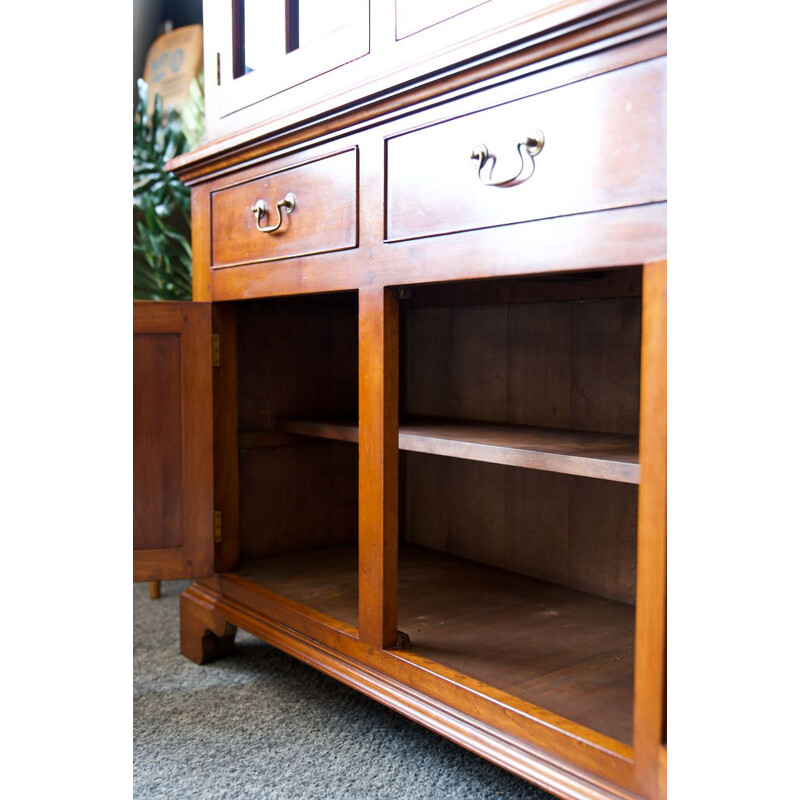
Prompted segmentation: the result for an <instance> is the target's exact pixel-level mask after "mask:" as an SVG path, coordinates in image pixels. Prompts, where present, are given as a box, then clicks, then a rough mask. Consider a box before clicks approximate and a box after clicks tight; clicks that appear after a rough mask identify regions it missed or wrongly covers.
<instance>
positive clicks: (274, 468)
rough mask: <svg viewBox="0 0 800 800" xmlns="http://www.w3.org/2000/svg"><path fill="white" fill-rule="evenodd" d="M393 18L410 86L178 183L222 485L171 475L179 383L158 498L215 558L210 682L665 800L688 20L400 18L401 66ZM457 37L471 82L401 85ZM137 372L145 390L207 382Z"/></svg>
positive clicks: (352, 96)
mask: <svg viewBox="0 0 800 800" xmlns="http://www.w3.org/2000/svg"><path fill="white" fill-rule="evenodd" d="M206 5H207V7H208V6H209V4H208V3H207V4H206ZM211 5H213V4H211ZM379 5H380V6H381V7H382V10H379V9H378V8H377V6H379ZM391 5H392V4H374V3H373V4H372V7H371V9H370V50H369V54H368V56H364V57H363V63H364V64H367V63H375V64H381V65H383V66H382V67H381V68H382V69H385V72H383V73H381V75H380V76H379V77H377V78H374V76H373V78H364V79H363V80H362V81H361V83H358V82H357V81H354V80H353V75H354V74H355V73H354V71H352V70H351V71H349V72H341V73H340V77H339V78H337V79H336V80H341V81H342V82H341V83H340V84H338V86H337V88H336V90H335V92H334V93H333V94H330V93H329V92H330V91H331V86H333V85H334V84H332V83H331V82H330V81H331V80H332V79H331V77H330V76H331V75H332V74H333V73H334V72H337V71H338V70H339V69H341V70H344V69H345V67H341V68H337V69H335V70H331V71H328V72H326V73H324V74H321V75H320V76H319V77H318V78H315V79H313V80H308V81H307V82H306V84H304V86H306V88H303V87H300V86H297V87H295V88H286V89H285V91H282V92H280V93H278V94H276V95H275V97H274V98H273V99H272V100H271V101H270V103H269V104H263V103H261V101H259V102H257V103H255V105H251V106H249V107H248V108H246V109H245V108H242V109H241V110H238V111H232V112H231V113H230V114H229V115H228V116H227V117H226V120H227V121H226V122H225V125H227V126H229V127H230V132H229V135H224V136H221V135H216V136H215V137H214V138H212V139H211V140H210V141H209V142H207V143H206V144H205V145H203V146H202V147H200V148H199V149H198V150H197V151H195V152H194V153H191V154H188V155H185V156H181V157H179V158H177V159H175V160H174V161H173V162H172V164H171V166H172V167H173V168H174V169H175V170H176V171H177V172H178V174H179V175H180V176H181V178H182V179H183V180H185V181H186V182H187V183H189V184H190V185H191V187H192V219H193V250H194V273H193V281H194V302H193V303H192V304H189V305H190V306H192V307H197V308H198V309H202V311H200V312H199V313H201V314H202V315H204V317H203V320H204V324H205V325H206V326H207V327H206V328H205V332H204V333H203V334H202V337H203V338H202V341H203V342H204V344H203V345H202V347H206V348H207V351H206V357H207V364H208V366H207V368H206V372H203V371H202V370H198V372H197V376H198V377H197V380H196V381H195V383H194V384H193V386H192V387H191V388H188V389H187V388H184V391H189V392H190V393H191V396H192V397H193V398H196V399H197V402H198V406H199V407H201V408H203V409H206V411H207V412H208V415H209V422H208V426H206V427H203V425H200V424H199V423H197V425H198V428H197V429H198V431H200V432H201V433H202V435H201V436H200V438H199V439H198V441H200V440H202V441H203V442H204V443H205V444H204V445H202V446H201V447H200V448H199V450H198V451H197V454H198V455H197V458H199V459H200V462H199V463H202V464H203V465H204V466H203V469H205V470H206V471H205V472H203V475H205V476H207V480H206V478H204V479H203V480H205V481H206V482H205V483H202V484H200V483H197V484H196V485H195V486H192V487H188V488H187V487H186V486H185V484H181V483H180V482H179V481H178V480H177V478H176V477H175V475H174V474H173V473H170V464H175V463H179V458H182V457H183V456H179V451H180V446H183V447H186V446H187V441H188V439H187V437H191V436H193V433H192V431H191V430H189V429H187V428H186V427H185V424H184V428H183V429H182V430H184V431H187V430H188V431H189V432H188V433H184V434H183V435H182V436H183V438H182V439H180V446H179V439H178V438H177V434H176V433H175V427H174V426H176V425H177V424H178V420H179V415H178V412H177V408H178V402H179V401H178V397H179V395H178V393H177V392H178V389H177V386H178V384H177V383H175V379H173V383H172V384H171V385H170V386H169V387H165V388H163V389H161V388H158V389H157V391H161V392H163V394H164V399H163V400H161V399H159V400H157V401H150V402H158V403H164V404H165V407H167V408H171V409H172V411H171V412H170V414H168V415H167V416H165V417H164V419H163V420H162V421H161V422H159V423H158V424H160V425H161V426H162V427H161V428H157V427H155V426H154V427H152V428H151V429H150V435H151V439H150V441H149V443H145V444H144V445H142V448H143V449H142V452H146V453H149V455H146V457H145V458H143V459H142V460H141V464H140V466H137V468H136V469H137V472H136V474H137V475H139V474H140V471H141V474H142V475H143V476H144V477H143V478H142V479H141V480H140V482H139V483H138V484H137V491H141V492H142V493H145V494H146V493H148V492H150V491H154V497H155V498H156V500H157V501H158V502H157V503H155V504H153V503H150V505H148V503H149V502H150V501H149V500H147V499H146V498H141V499H140V501H139V502H138V505H137V508H139V507H142V508H147V509H148V512H147V513H149V514H150V516H151V517H153V516H157V514H158V513H159V509H162V510H163V513H164V515H165V517H168V518H172V519H173V520H174V518H175V513H176V512H175V507H177V505H179V503H178V498H179V497H180V498H182V499H181V503H182V504H183V507H184V508H187V507H189V506H191V507H192V509H194V512H193V513H195V514H196V518H197V519H198V520H200V519H202V520H204V524H205V525H206V526H207V531H206V533H205V540H204V541H205V545H206V547H208V548H211V547H213V569H208V570H205V571H204V569H203V568H202V567H200V568H198V569H197V570H196V571H195V572H194V575H193V577H197V578H199V580H197V581H196V582H195V583H194V584H192V585H191V586H190V587H189V588H188V589H187V590H186V591H185V592H184V594H183V595H182V598H181V648H182V652H184V653H185V654H186V655H187V656H188V657H190V658H192V659H194V660H195V661H198V662H202V661H205V660H208V659H210V658H213V657H216V656H219V655H222V654H224V653H226V652H228V651H229V650H230V648H231V647H232V646H233V641H234V635H235V628H236V627H241V628H244V629H245V630H247V631H249V632H251V633H253V634H255V635H256V636H259V637H261V638H263V639H264V640H266V641H268V642H271V643H272V644H274V645H276V646H277V647H280V648H282V649H284V650H285V651H286V652H288V653H290V654H292V655H293V656H295V657H297V658H299V659H301V660H303V661H305V662H307V663H309V664H312V665H313V666H315V667H317V668H319V669H321V670H323V671H325V672H327V673H328V674H330V675H332V676H334V677H336V678H337V679H339V680H341V681H343V682H345V683H347V684H349V685H350V686H353V687H355V688H357V689H359V690H360V691H362V692H364V693H366V694H367V695H369V696H371V697H373V698H375V699H377V700H379V701H380V702H382V703H385V704H386V705H388V706H390V707H392V708H394V709H396V710H398V711H399V712H401V713H403V714H406V715H407V716H409V717H411V718H412V719H415V720H417V721H419V722H420V723H422V724H424V725H426V726H428V727H430V728H432V729H433V730H435V731H438V732H439V733H441V734H443V735H445V736H448V737H450V738H451V739H453V740H454V741H456V742H458V743H460V744H462V745H463V746H465V747H468V748H470V749H472V750H474V751H475V752H477V753H480V754H481V755H482V756H484V757H486V758H488V759H490V760H492V761H494V762H495V763H497V764H499V765H501V766H503V767H504V768H506V769H508V770H511V771H512V772H515V773H516V774H518V775H521V776H522V777H524V778H525V779H527V780H529V781H532V782H534V783H536V784H538V785H540V786H542V787H544V788H546V789H548V790H549V791H551V792H553V793H555V794H557V795H559V796H561V797H565V798H612V797H613V798H648V800H650V799H653V798H662V797H664V796H666V716H665V715H666V699H665V698H666V676H665V648H666V596H665V595H666V588H665V587H666V580H665V577H666V262H665V260H664V258H665V253H666V237H665V232H666V181H665V163H664V162H665V136H664V125H665V94H664V92H665V88H664V84H665V62H666V22H665V15H666V11H665V6H664V5H663V4H662V3H642V2H629V3H621V4H619V3H618V4H613V5H611V4H604V3H599V2H578V1H577V0H574V1H573V2H563V3H552V2H550V3H539V4H533V6H534V8H532V9H527V10H526V16H524V18H523V17H521V16H520V14H519V6H518V5H517V8H516V12H515V13H516V15H515V14H514V13H512V10H511V9H512V7H511V5H510V4H504V3H502V2H499V0H497V1H496V2H485V3H467V2H462V3H448V4H443V5H442V7H441V8H440V9H439V11H438V12H437V13H439V14H440V15H441V18H438V17H437V14H434V13H433V11H434V10H435V9H434V8H433V6H431V7H430V8H426V7H423V5H422V4H418V3H412V2H398V3H397V4H395V5H394V8H395V9H396V17H394V16H393V17H392V20H391V26H390V28H391V34H392V35H391V37H388V35H387V38H386V41H387V42H388V41H389V39H390V38H391V41H392V42H393V43H394V44H393V46H394V47H396V48H397V49H396V50H391V49H390V48H388V45H387V49H386V50H385V51H382V52H384V53H395V55H393V56H390V55H385V56H380V52H379V51H380V48H379V47H378V42H379V41H381V39H380V37H381V35H383V34H381V33H380V31H381V30H382V29H381V28H380V25H381V24H383V23H386V22H387V19H388V16H387V12H386V7H387V6H391ZM429 5H430V4H429ZM225 8H226V9H228V8H229V6H225ZM233 8H234V12H235V11H236V8H237V6H236V4H234V6H233ZM287 8H288V6H287ZM491 8H495V9H497V10H498V11H497V17H496V23H497V24H496V26H495V28H492V32H491V34H489V33H487V32H486V31H485V30H484V31H483V32H481V33H480V34H477V33H476V29H475V28H474V27H471V26H473V25H474V20H476V19H485V17H483V16H481V17H479V16H473V17H471V16H470V15H473V14H479V13H480V14H486V13H488V11H487V9H491ZM503 9H504V10H503ZM216 10H217V12H219V8H218V7H217V9H216ZM501 11H502V13H501ZM225 13H226V14H227V13H228V11H226V12H225ZM393 14H394V11H393ZM231 19H232V20H234V21H235V14H234V16H233V17H231V18H230V19H229V21H228V22H227V23H225V25H222V26H221V27H217V26H216V25H211V26H209V19H208V18H207V19H206V30H207V36H208V39H207V42H208V43H212V44H213V43H214V42H217V41H218V38H217V37H218V36H220V35H223V36H233V34H231V33H230V30H231V28H230V25H231V24H233V23H232V22H231V21H230V20H231ZM450 26H452V27H450ZM220 31H222V33H220ZM428 35H430V36H431V37H432V36H434V35H435V36H436V37H440V38H439V39H438V40H437V41H445V40H446V41H448V42H449V43H450V44H449V45H448V46H449V47H450V50H447V49H446V48H445V50H437V49H436V48H435V47H433V46H432V45H430V46H429V45H424V46H423V45H419V47H421V48H422V49H421V50H417V51H416V58H417V61H413V60H411V61H410V60H409V59H408V58H407V57H406V55H403V54H402V53H407V52H409V51H402V52H401V49H400V48H401V46H402V44H403V42H411V41H412V40H414V39H415V38H417V37H424V36H428ZM235 41H236V38H235V37H234V38H233V39H232V42H233V43H235ZM418 41H419V42H422V41H423V38H419V39H418ZM427 41H428V42H432V41H433V39H432V38H431V39H428V40H427ZM490 43H493V45H492V47H491V48H490V47H489V44H490ZM231 46H233V44H232V45H231ZM426 48H427V49H426ZM301 49H302V48H301ZM211 50H212V51H213V47H212V48H211ZM423 51H424V52H423ZM425 53H426V54H427V55H425ZM443 53H446V55H443ZM208 55H209V53H208V51H207V53H206V56H207V57H208ZM284 55H285V54H284ZM379 56H380V58H385V59H386V60H379ZM423 56H424V57H423ZM275 58H278V55H275ZM368 58H369V59H372V61H370V62H368V61H367V59H368ZM392 58H395V59H396V61H392ZM426 58H427V60H425V59H426ZM423 64H424V65H425V69H424V70H423V68H422V66H421V65H423ZM389 65H391V66H389ZM409 65H411V66H409ZM425 70H427V71H425ZM412 75H413V78H411V77H409V76H412ZM254 85H255V84H254ZM309 86H313V87H314V91H317V92H319V94H318V97H320V98H323V99H322V100H320V101H319V102H317V103H315V104H311V105H305V106H304V105H303V104H304V103H305V99H304V98H305V97H306V95H305V94H304V93H305V92H306V91H307V90H308V89H307V87H309ZM212 94H213V91H212ZM279 97H280V99H276V98H279ZM214 102H216V101H213V102H212V103H211V106H212V108H211V111H210V114H211V117H212V120H211V121H212V122H213V121H214V120H216V122H219V120H220V119H221V117H219V116H218V112H219V106H218V105H217V106H214ZM301 108H302V109H303V110H301V111H298V109H301ZM215 115H217V116H215ZM254 115H256V116H260V118H259V119H255V120H254ZM248 126H249V127H248ZM219 132H220V129H219V128H217V129H216V133H217V134H219ZM176 313H178V314H179V315H180V311H178V312H176ZM165 330H166V329H165ZM170 330H172V329H171V328H170ZM142 332H144V329H142ZM212 332H213V337H212ZM212 342H213V343H215V344H214V346H213V347H212ZM137 346H138V347H139V349H140V351H141V352H140V355H139V356H138V357H137V359H138V360H137V362H136V363H137V366H136V369H137V386H142V387H153V386H156V385H157V384H158V381H159V380H161V379H159V378H155V377H149V376H146V375H144V376H143V375H140V373H142V372H144V371H147V370H150V369H155V367H156V364H157V365H158V368H159V369H165V370H166V369H169V365H172V368H173V370H175V369H178V361H177V360H176V355H175V354H176V352H177V350H176V347H177V344H176V343H175V342H170V343H168V344H167V345H165V346H161V345H159V344H158V343H157V342H152V341H150V340H149V339H146V338H143V339H141V341H140V343H139V344H138V345H137ZM181 363H182V362H181ZM212 363H213V364H214V365H215V366H211V364H212ZM182 368H185V366H184V367H182ZM201 372H203V376H202V377H201V374H200V373H201ZM208 373H210V375H209V374H208ZM183 385H184V387H186V386H187V385H186V384H183ZM158 386H160V384H158ZM143 391H144V390H143ZM147 391H148V392H152V391H156V390H155V389H152V388H150V389H148V390H147ZM193 402H195V401H194V400H193ZM189 405H190V404H188V401H187V400H186V395H185V396H184V400H183V411H184V413H186V410H187V409H188V408H189ZM140 419H141V420H142V421H140V422H138V423H137V426H138V427H137V430H140V431H146V430H147V428H146V425H147V422H146V420H147V417H146V410H145V411H143V412H142V413H141V416H140ZM167 420H172V423H168V422H167ZM170 425H171V426H172V427H171V428H170ZM167 428H170V430H167ZM144 438H145V439H146V438H147V437H146V435H145V436H144ZM209 441H213V444H212V445H211V448H210V450H209V444H208V443H209ZM161 445H163V447H164V450H165V453H167V455H165V456H163V459H167V460H166V461H165V460H163V459H162V456H161V455H160V451H159V446H161ZM135 452H137V453H138V452H139V451H138V450H137V451H135ZM170 454H171V455H170ZM186 458H187V459H191V463H193V464H194V458H195V456H191V457H189V456H187V457H186ZM159 459H162V460H159ZM169 459H172V460H171V461H170V460H169ZM176 459H178V460H176ZM181 463H189V462H188V461H186V462H181ZM206 468H207V469H206ZM159 470H161V472H159ZM159 475H163V476H164V477H163V479H162V478H159V477H158V476H159ZM208 476H210V477H208ZM153 487H155V489H154V490H153ZM159 498H160V499H159ZM167 500H168V501H169V502H167ZM154 502H155V501H154ZM170 515H172V517H170ZM174 527H175V523H174V522H173V523H172V527H170V526H168V525H165V526H164V527H163V528H161V529H159V530H163V531H164V535H165V536H167V535H169V531H170V530H172V529H173V528H174ZM151 529H156V528H155V526H151ZM182 574H186V573H185V572H184V573H182ZM138 575H139V578H140V579H147V578H148V577H150V575H149V573H148V574H144V573H138ZM354 768H357V765H354Z"/></svg>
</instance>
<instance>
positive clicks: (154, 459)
mask: <svg viewBox="0 0 800 800" xmlns="http://www.w3.org/2000/svg"><path fill="white" fill-rule="evenodd" d="M211 341H212V337H211V304H210V303H189V302H186V303H181V302H139V301H137V302H134V304H133V580H134V581H159V580H174V579H180V578H202V577H207V576H209V575H211V574H213V572H214V459H213V433H214V431H213V416H212V347H211Z"/></svg>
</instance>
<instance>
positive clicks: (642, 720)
mask: <svg viewBox="0 0 800 800" xmlns="http://www.w3.org/2000/svg"><path fill="white" fill-rule="evenodd" d="M639 461H640V464H641V483H640V485H639V541H638V563H637V574H638V575H639V576H647V579H646V580H642V579H641V578H640V579H639V580H638V581H637V590H636V652H635V658H636V663H635V676H634V718H633V746H634V759H635V762H636V763H635V769H636V776H637V779H638V781H639V783H640V785H641V787H642V789H643V790H644V792H645V793H646V795H647V796H648V797H659V796H662V795H661V791H662V788H661V786H660V783H661V782H662V781H663V777H662V776H660V774H659V773H660V772H661V769H660V764H661V763H662V762H663V753H662V737H663V731H664V723H665V719H664V714H665V710H664V692H665V686H666V684H665V682H666V666H665V646H666V645H665V643H666V611H667V607H666V600H667V586H666V576H667V262H666V261H654V262H651V263H649V264H645V265H644V270H643V275H642V379H641V417H640V434H639Z"/></svg>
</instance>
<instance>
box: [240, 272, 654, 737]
mask: <svg viewBox="0 0 800 800" xmlns="http://www.w3.org/2000/svg"><path fill="white" fill-rule="evenodd" d="M398 294H399V297H400V300H399V303H400V315H399V320H400V322H399V325H400V330H399V340H400V348H399V351H400V355H399V365H398V368H399V410H400V435H399V446H400V450H401V453H400V470H399V487H398V494H399V507H398V515H399V521H398V522H399V539H400V552H399V582H398V627H399V629H400V631H401V632H402V633H404V634H406V636H407V637H408V642H407V643H405V644H404V645H403V647H401V648H400V649H399V650H396V651H394V652H395V653H396V654H397V656H398V657H401V658H402V657H403V654H404V652H408V651H410V653H411V654H413V655H414V657H415V658H417V657H422V658H424V659H427V660H428V661H429V662H430V663H431V668H432V669H434V670H442V671H444V672H447V671H448V670H450V671H454V672H456V673H458V674H459V675H466V676H468V677H469V678H470V679H472V682H473V685H475V686H477V687H480V686H481V685H485V686H486V687H491V689H492V690H493V691H495V693H496V691H498V690H499V691H500V692H504V693H507V694H508V695H510V696H512V697H513V698H515V699H518V700H520V701H522V702H523V703H530V704H532V705H535V706H537V707H540V708H544V709H546V710H547V711H550V712H552V713H554V714H556V715H558V716H560V717H563V718H566V719H568V720H570V721H571V722H573V723H578V724H579V725H583V726H586V727H588V728H591V729H592V730H595V731H599V732H600V733H603V734H606V735H608V736H611V737H612V738H614V739H616V740H618V741H621V742H624V743H626V744H630V743H631V741H632V716H633V649H634V628H635V625H634V617H635V609H634V601H635V594H636V549H637V548H636V531H637V491H638V486H637V484H638V480H639V473H638V469H639V465H638V427H639V388H640V387H639V382H640V341H641V300H642V298H641V269H640V268H620V269H615V270H604V271H595V272H585V273H573V274H568V275H564V274H560V275H553V276H548V275H544V276H536V277H525V278H514V279H496V280H486V281H470V282H460V283H449V284H431V285H425V286H415V287H403V288H402V289H401V290H399V292H398ZM237 318H238V319H237V342H238V345H237V346H238V365H237V366H238V394H239V412H238V413H239V497H240V531H239V540H240V542H239V552H240V570H239V574H240V576H241V577H243V578H246V579H248V580H252V581H254V582H257V583H259V584H261V585H264V586H266V587H267V588H268V589H270V590H271V591H273V592H275V593H277V594H279V595H282V596H285V597H287V598H289V599H291V600H293V601H295V602H297V603H301V604H303V605H305V606H308V607H310V608H312V609H314V610H315V611H317V612H322V613H323V614H326V615H328V616H329V617H331V618H332V619H333V620H335V621H336V620H338V621H341V622H344V623H346V624H347V625H349V626H353V627H357V625H358V555H357V547H358V447H357V441H358V425H357V419H358V414H357V409H358V303H357V295H356V293H355V292H346V293H339V294H331V295H319V296H304V297H300V298H291V299H278V300H275V299H269V300H258V301H247V302H242V303H239V304H237Z"/></svg>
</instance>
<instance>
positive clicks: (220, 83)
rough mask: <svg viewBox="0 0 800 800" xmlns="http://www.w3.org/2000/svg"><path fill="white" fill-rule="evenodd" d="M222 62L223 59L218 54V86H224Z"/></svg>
mask: <svg viewBox="0 0 800 800" xmlns="http://www.w3.org/2000/svg"><path fill="white" fill-rule="evenodd" d="M220 62H221V59H220V56H219V53H217V86H221V85H222V67H221V66H220Z"/></svg>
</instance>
